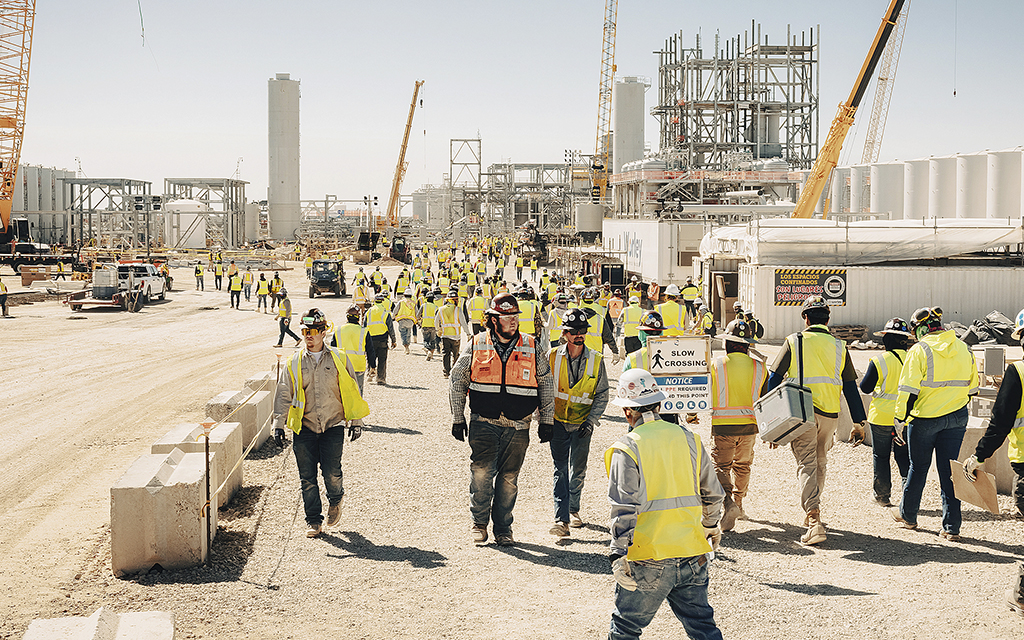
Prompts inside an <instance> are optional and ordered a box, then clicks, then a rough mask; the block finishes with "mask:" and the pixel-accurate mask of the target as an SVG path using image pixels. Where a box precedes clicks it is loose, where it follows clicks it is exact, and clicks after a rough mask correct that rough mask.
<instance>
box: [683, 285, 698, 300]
mask: <svg viewBox="0 0 1024 640" xmlns="http://www.w3.org/2000/svg"><path fill="white" fill-rule="evenodd" d="M680 294H681V295H682V296H683V300H685V301H686V302H693V301H694V300H696V299H697V295H698V294H700V289H698V288H697V286H696V285H692V284H688V285H686V286H685V287H683V290H682V291H680Z"/></svg>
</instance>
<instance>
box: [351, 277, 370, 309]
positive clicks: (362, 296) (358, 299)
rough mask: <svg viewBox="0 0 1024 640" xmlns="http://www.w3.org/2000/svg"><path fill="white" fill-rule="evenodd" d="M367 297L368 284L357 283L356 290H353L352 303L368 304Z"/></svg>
mask: <svg viewBox="0 0 1024 640" xmlns="http://www.w3.org/2000/svg"><path fill="white" fill-rule="evenodd" d="M366 298H367V295H366V285H365V284H364V283H362V282H360V283H359V284H357V285H356V288H355V291H353V292H352V304H356V305H362V304H366Z"/></svg>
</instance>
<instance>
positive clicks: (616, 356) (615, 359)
mask: <svg viewBox="0 0 1024 640" xmlns="http://www.w3.org/2000/svg"><path fill="white" fill-rule="evenodd" d="M621 360H622V357H621V356H619V353H618V352H617V351H616V352H615V354H614V355H612V364H619V361H621Z"/></svg>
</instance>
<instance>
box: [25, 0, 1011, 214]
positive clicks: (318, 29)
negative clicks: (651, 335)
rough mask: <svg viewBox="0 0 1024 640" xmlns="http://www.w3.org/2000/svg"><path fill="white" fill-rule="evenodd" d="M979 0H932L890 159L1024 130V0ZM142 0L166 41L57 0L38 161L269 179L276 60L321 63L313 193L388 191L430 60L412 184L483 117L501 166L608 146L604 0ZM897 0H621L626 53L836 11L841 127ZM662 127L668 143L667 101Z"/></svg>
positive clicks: (491, 157)
mask: <svg viewBox="0 0 1024 640" xmlns="http://www.w3.org/2000/svg"><path fill="white" fill-rule="evenodd" d="M957 2H958V0H916V1H914V2H913V3H912V6H911V12H910V21H909V22H908V27H907V34H906V38H905V40H904V46H903V56H902V58H901V60H900V66H899V72H898V75H897V80H896V87H895V91H894V94H893V99H892V106H891V109H890V112H889V118H888V124H887V127H886V131H885V139H884V143H883V146H882V153H881V158H880V159H881V160H892V159H909V158H915V157H921V156H927V155H944V154H949V153H956V152H970V151H977V150H981V149H986V148H992V149H1001V148H1006V147H1013V146H1017V145H1021V144H1024V119H1022V117H1021V113H1022V111H1024V109H1022V107H1021V105H1022V104H1024V89H1022V88H1021V84H1020V82H1019V77H1020V70H1019V67H1020V61H1021V60H1024V37H1021V35H1020V27H1021V25H1022V24H1024V2H1020V1H1019V0H959V7H958V10H957V11H954V9H955V7H956V6H957ZM141 5H142V10H143V14H144V16H145V34H146V40H145V42H146V46H145V47H143V46H142V42H143V41H142V37H141V26H140V21H139V3H138V0H96V1H90V2H78V1H73V0H38V5H37V17H36V28H35V42H34V50H33V59H32V70H31V87H30V91H29V97H28V112H27V122H28V124H27V127H26V133H25V143H24V148H23V153H22V161H23V162H28V163H33V164H44V165H50V166H57V167H62V168H68V169H75V168H76V162H75V158H76V157H78V158H81V163H82V169H83V171H84V172H85V173H86V174H87V175H88V176H90V177H128V178H135V179H142V180H150V181H153V183H154V191H155V192H161V191H162V186H163V182H162V181H163V178H165V177H228V176H231V175H232V174H233V173H234V172H235V168H236V162H237V159H238V158H239V157H241V158H243V161H242V163H241V171H240V177H241V178H242V179H243V180H247V181H249V182H250V183H251V184H250V185H249V188H248V190H247V196H248V197H249V198H250V199H262V198H265V197H266V185H267V80H268V79H269V78H271V77H273V76H274V74H276V73H290V74H291V76H292V78H296V79H299V80H300V81H301V83H302V84H301V90H302V100H301V136H302V143H301V144H302V147H301V155H302V169H301V170H302V178H301V190H302V198H303V199H312V198H322V197H323V196H324V194H327V193H330V194H335V195H338V196H339V197H342V198H361V197H362V196H363V195H366V194H371V195H378V196H379V197H380V199H381V203H382V204H383V203H384V201H385V200H386V197H387V194H388V193H389V192H390V186H391V178H392V174H393V172H394V167H395V162H396V160H397V154H398V147H399V143H400V142H401V136H402V132H403V129H404V125H405V118H406V115H407V112H408V107H409V100H410V98H411V96H412V88H413V82H414V81H415V80H417V79H421V80H425V81H426V84H425V86H424V88H423V94H422V98H423V100H424V108H423V109H422V110H417V113H416V120H415V123H414V125H413V132H412V135H411V139H410V145H409V151H408V155H407V159H408V160H409V170H408V174H407V176H406V179H405V183H404V185H403V189H402V190H403V192H405V193H409V192H411V191H412V190H413V189H415V188H416V187H418V186H419V185H421V184H423V183H427V182H430V183H433V184H437V183H439V182H440V180H441V175H442V173H445V172H447V171H448V140H449V139H450V138H471V137H476V135H477V133H478V132H479V135H480V136H481V137H482V138H483V156H484V164H485V166H486V164H488V163H492V162H499V161H508V160H511V161H513V162H561V161H562V159H563V152H564V150H565V149H567V148H575V149H582V150H584V152H586V153H590V152H593V148H594V137H595V131H596V120H597V93H598V72H599V66H600V49H601V25H602V21H603V11H604V1H603V0H587V1H584V0H571V1H549V2H540V1H535V0H519V1H514V2H487V1H478V2H467V1H458V2H405V1H398V0H393V1H377V2H349V1H335V2H326V1H311V0H309V1H303V0H289V1H281V0H279V1H276V2H269V1H264V0H250V1H247V2H246V1H241V0H202V1H198V0H160V1H156V0H142V1H141ZM887 5H888V2H887V1H886V0H856V1H855V2H850V1H842V2H840V1H838V0H814V1H803V0H775V1H774V2H763V1H761V2H753V1H749V0H728V1H725V0H722V1H719V2H691V1H679V0H677V1H675V2H669V1H662V0H646V1H638V0H620V2H619V15H618V40H617V49H616V64H617V66H618V73H617V75H618V76H620V77H621V76H628V75H640V76H648V77H650V78H651V79H652V81H654V82H655V83H656V81H657V57H656V56H655V55H653V54H652V52H653V51H654V50H656V49H658V48H660V47H661V45H662V43H663V42H664V40H665V39H666V38H668V37H669V36H671V35H672V34H673V33H676V32H679V31H680V30H681V31H682V32H683V34H684V37H685V38H686V42H687V44H688V45H692V42H693V36H694V34H695V33H696V32H697V31H698V30H700V31H701V33H702V34H703V38H704V43H705V52H706V53H708V52H709V51H710V48H711V43H712V42H713V38H714V33H715V32H716V31H718V32H720V33H721V35H722V37H723V38H728V37H731V36H734V35H736V34H738V33H741V32H742V30H743V29H746V28H749V26H750V22H751V20H752V19H753V20H756V21H759V22H760V23H761V25H762V33H763V34H768V35H770V37H771V42H772V43H776V42H779V43H781V42H782V41H784V38H785V33H786V24H787V23H789V24H791V25H792V28H793V31H794V32H799V31H802V30H807V29H809V28H812V27H813V28H815V29H817V28H818V25H820V28H821V42H822V46H821V53H820V59H821V105H822V108H821V128H822V132H821V140H822V141H824V136H825V132H826V131H827V129H828V126H829V123H830V122H831V119H832V117H833V115H834V113H835V107H836V105H838V104H839V102H841V101H842V100H844V99H845V98H846V96H847V94H848V93H849V91H850V88H851V86H852V84H853V81H854V79H855V77H856V74H857V72H858V70H859V68H860V65H861V63H862V62H863V59H864V56H865V54H866V53H867V48H868V46H869V45H870V43H871V40H872V38H873V36H874V33H875V31H876V29H877V28H878V24H879V22H880V21H881V18H882V14H883V12H884V10H885V8H886V6H887ZM955 17H956V19H954V18H955ZM954 28H955V29H956V33H957V37H956V39H955V41H954ZM954 42H955V44H956V56H955V57H954ZM954 65H955V70H956V89H957V96H956V97H955V98H954V97H953V88H954ZM655 91H656V87H652V89H651V90H650V91H649V92H648V94H647V107H648V109H649V108H650V107H651V106H653V105H654V99H655V97H656V94H655ZM870 105H871V95H870V94H869V95H868V96H867V97H866V98H865V100H864V104H863V105H862V108H861V112H860V114H859V115H860V117H859V118H858V123H859V124H860V127H859V128H858V129H855V130H854V131H852V132H851V137H850V138H848V139H847V145H848V146H849V145H850V144H851V140H852V145H853V149H852V153H851V155H850V157H851V158H854V159H856V160H859V157H860V151H861V147H862V144H863V128H864V123H865V121H866V120H867V116H868V112H869V110H870ZM424 130H426V135H424ZM853 136H856V137H855V138H854V137H853ZM646 137H647V139H648V141H651V142H652V143H653V144H654V145H656V144H657V125H656V121H655V120H654V119H653V118H648V121H647V132H646ZM846 153H847V150H846V149H844V158H845V157H846Z"/></svg>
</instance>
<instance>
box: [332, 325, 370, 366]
mask: <svg viewBox="0 0 1024 640" xmlns="http://www.w3.org/2000/svg"><path fill="white" fill-rule="evenodd" d="M334 344H336V345H338V348H339V349H341V350H342V351H344V352H345V355H346V356H347V357H348V359H349V361H350V362H351V363H352V368H353V369H355V371H356V373H359V372H361V371H366V329H364V328H363V327H361V326H359V325H358V324H355V323H352V322H346V323H345V324H343V325H341V326H340V327H336V328H335V329H334Z"/></svg>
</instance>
